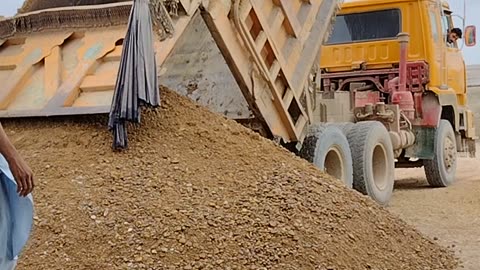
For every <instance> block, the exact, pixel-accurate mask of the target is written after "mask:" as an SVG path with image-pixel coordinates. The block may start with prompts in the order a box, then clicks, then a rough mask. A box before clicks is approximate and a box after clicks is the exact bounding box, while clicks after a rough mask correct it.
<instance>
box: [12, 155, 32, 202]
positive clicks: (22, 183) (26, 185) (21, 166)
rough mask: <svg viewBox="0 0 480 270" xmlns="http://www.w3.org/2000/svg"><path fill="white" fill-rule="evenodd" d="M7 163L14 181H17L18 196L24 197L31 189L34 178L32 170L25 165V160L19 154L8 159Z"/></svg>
mask: <svg viewBox="0 0 480 270" xmlns="http://www.w3.org/2000/svg"><path fill="white" fill-rule="evenodd" d="M8 165H9V166H10V170H11V171H12V174H13V177H14V178H15V182H17V192H18V193H19V195H20V196H22V197H25V196H27V195H28V194H30V193H31V192H32V191H33V188H34V186H35V185H34V179H33V172H32V170H31V169H30V167H29V166H28V165H27V163H26V162H25V160H23V158H22V157H20V155H19V154H16V155H14V157H13V158H10V159H8Z"/></svg>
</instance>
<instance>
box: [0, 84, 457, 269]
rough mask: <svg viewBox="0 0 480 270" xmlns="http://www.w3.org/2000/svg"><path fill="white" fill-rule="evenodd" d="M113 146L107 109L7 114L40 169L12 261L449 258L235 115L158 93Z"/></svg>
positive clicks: (363, 264)
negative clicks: (25, 236)
mask: <svg viewBox="0 0 480 270" xmlns="http://www.w3.org/2000/svg"><path fill="white" fill-rule="evenodd" d="M162 99H163V100H162V107H161V108H160V109H159V110H158V111H145V112H144V113H143V115H142V116H143V117H144V118H143V122H142V125H141V126H140V127H138V128H134V127H132V128H131V129H130V131H129V136H130V138H129V140H130V149H129V150H128V151H126V152H123V153H114V152H112V151H111V148H110V146H111V142H112V139H111V135H110V133H109V132H108V131H107V130H106V123H107V120H108V119H107V118H104V117H82V118H75V119H49V120H8V121H5V122H4V126H5V128H6V130H7V133H8V134H9V136H10V137H11V138H12V140H13V141H14V143H15V145H16V146H17V147H18V148H19V149H20V150H21V153H22V154H23V155H24V156H25V157H26V158H27V160H28V162H29V163H30V164H31V166H32V168H33V169H34V171H35V173H36V176H37V183H38V184H37V187H36V190H35V192H34V196H35V201H36V210H37V212H36V218H35V229H34V232H33V235H32V238H31V241H30V244H29V246H28V248H27V249H26V250H25V252H24V253H23V256H22V258H21V261H20V265H19V268H18V269H32V270H37V269H51V270H53V269H282V270H290V269H292V270H293V269H349V270H351V269H392V270H399V269H402V270H408V269H412V270H420V269H421V270H423V269H442V270H448V269H454V267H455V266H456V261H455V259H454V258H453V256H452V255H451V253H450V252H449V251H446V250H444V249H442V248H441V247H439V246H437V245H436V244H435V243H433V241H431V240H429V239H426V238H424V237H423V236H422V235H420V234H419V233H418V232H417V231H416V230H414V229H413V228H411V227H410V226H408V225H406V224H405V223H404V222H403V221H401V220H399V219H397V218H396V217H394V216H392V215H391V214H390V213H389V212H388V211H387V210H385V209H383V208H381V207H379V206H377V205H376V204H375V203H373V202H372V201H371V200H370V199H369V198H366V197H364V196H362V195H360V194H358V193H357V192H355V191H352V190H347V189H345V188H343V187H342V186H341V185H340V184H339V183H338V182H337V181H336V180H333V179H331V178H330V177H328V176H325V175H324V174H322V173H321V172H319V171H318V170H317V169H316V168H314V167H313V166H312V165H310V164H309V163H308V162H306V161H304V160H302V159H300V158H297V157H296V156H294V155H293V154H291V153H290V152H288V151H286V150H284V149H282V148H280V147H278V146H276V145H275V144H274V143H272V142H271V141H269V140H266V139H264V138H262V137H260V136H259V135H257V134H256V133H254V132H252V131H250V130H248V129H246V128H244V127H242V126H241V125H239V124H237V123H235V122H234V121H231V120H226V119H224V118H222V117H221V116H218V115H216V114H213V113H210V112H209V111H207V110H206V109H204V108H201V107H199V106H196V105H194V104H193V103H192V102H190V101H189V100H188V99H186V98H184V97H181V96H178V95H177V94H175V93H173V92H170V91H168V90H162Z"/></svg>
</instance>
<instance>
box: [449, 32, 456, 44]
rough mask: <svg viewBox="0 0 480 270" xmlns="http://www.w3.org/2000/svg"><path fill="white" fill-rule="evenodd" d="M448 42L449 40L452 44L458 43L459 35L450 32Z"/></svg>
mask: <svg viewBox="0 0 480 270" xmlns="http://www.w3.org/2000/svg"><path fill="white" fill-rule="evenodd" d="M448 40H449V41H450V42H456V41H457V40H458V35H457V33H454V32H450V33H449V34H448Z"/></svg>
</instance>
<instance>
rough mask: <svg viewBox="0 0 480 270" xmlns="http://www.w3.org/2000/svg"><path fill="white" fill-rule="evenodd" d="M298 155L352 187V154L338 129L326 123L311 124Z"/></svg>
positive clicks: (345, 139)
mask: <svg viewBox="0 0 480 270" xmlns="http://www.w3.org/2000/svg"><path fill="white" fill-rule="evenodd" d="M300 156H301V157H302V158H304V159H306V160H308V161H309V162H311V163H313V164H314V165H315V166H316V167H317V168H319V169H320V170H322V171H325V172H326V173H327V174H329V175H331V176H333V177H335V178H337V179H339V180H341V181H342V182H343V183H344V184H345V185H346V186H347V187H348V188H352V182H353V173H352V170H353V168H352V154H351V152H350V147H349V146H348V141H347V138H346V137H345V135H344V134H343V133H342V131H340V129H338V128H336V127H334V126H328V125H316V126H313V127H312V128H311V129H310V132H309V134H308V135H307V137H306V138H305V140H304V142H303V146H302V149H301V150H300Z"/></svg>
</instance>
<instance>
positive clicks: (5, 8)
mask: <svg viewBox="0 0 480 270" xmlns="http://www.w3.org/2000/svg"><path fill="white" fill-rule="evenodd" d="M464 1H465V2H466V4H467V14H466V18H467V20H466V24H467V25H469V24H473V25H476V26H477V32H478V34H480V16H479V15H478V12H479V11H480V1H479V0H449V1H448V2H449V3H450V7H451V8H452V10H453V12H454V13H456V14H458V15H461V16H463V3H464ZM22 3H23V0H2V4H1V5H0V15H4V16H11V15H13V14H15V12H16V10H17V8H19V7H20V6H21V5H22ZM457 21H458V20H457ZM458 26H461V25H458ZM477 36H478V35H477ZM477 39H478V44H477V46H475V47H471V48H468V47H464V48H463V54H464V56H465V62H466V63H467V65H468V64H480V38H477Z"/></svg>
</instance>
